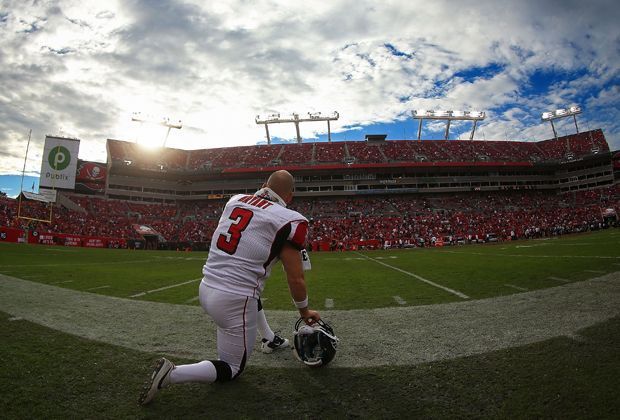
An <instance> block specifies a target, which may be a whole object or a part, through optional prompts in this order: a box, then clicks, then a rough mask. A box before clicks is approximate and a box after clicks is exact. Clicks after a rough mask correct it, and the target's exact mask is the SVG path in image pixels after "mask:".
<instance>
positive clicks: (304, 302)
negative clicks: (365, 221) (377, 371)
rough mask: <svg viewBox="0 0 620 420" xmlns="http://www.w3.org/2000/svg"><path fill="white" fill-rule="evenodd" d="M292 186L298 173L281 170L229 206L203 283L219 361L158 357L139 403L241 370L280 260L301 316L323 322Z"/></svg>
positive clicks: (226, 378) (228, 377) (304, 228)
mask: <svg viewBox="0 0 620 420" xmlns="http://www.w3.org/2000/svg"><path fill="white" fill-rule="evenodd" d="M293 190H294V179H293V176H292V175H291V174H290V173H289V172H287V171H284V170H280V171H276V172H274V173H272V174H271V176H270V177H269V179H268V180H267V182H266V183H265V184H264V185H263V187H262V188H261V189H260V190H258V191H257V192H256V193H254V194H252V195H246V194H239V195H235V196H234V197H232V198H231V199H230V200H229V201H228V203H226V206H225V207H224V211H223V213H222V216H221V217H220V220H219V223H218V226H217V229H216V230H215V232H214V233H213V238H212V239H211V247H210V250H209V256H208V258H207V262H206V264H205V265H204V267H203V270H202V273H203V275H204V277H203V279H202V282H201V283H200V287H199V299H200V304H201V305H202V307H203V309H204V310H205V312H206V313H207V314H208V315H209V316H211V318H213V320H214V322H215V324H216V325H217V353H218V360H204V361H202V362H198V363H194V364H188V365H179V366H175V365H174V364H173V363H172V362H171V361H169V360H167V359H165V358H161V359H159V360H158V362H157V364H156V367H155V370H154V371H153V373H152V375H151V378H150V380H149V383H148V385H147V386H146V387H145V389H144V391H143V392H142V394H141V395H140V398H139V403H140V404H142V405H145V404H148V403H149V402H150V401H151V400H152V399H153V398H154V397H155V395H156V394H157V392H158V391H159V390H160V389H161V388H164V387H166V386H168V385H170V384H180V383H185V382H207V383H212V382H216V381H219V382H224V381H230V380H232V379H235V378H237V377H238V376H239V375H240V374H241V373H242V372H243V369H244V367H245V364H246V363H247V361H248V359H249V357H250V355H251V354H252V350H253V347H254V342H255V341H256V334H257V325H258V320H257V319H258V314H259V307H258V305H259V298H260V294H261V292H262V291H263V288H264V287H265V281H266V280H267V278H268V277H269V275H270V273H271V268H272V266H273V265H274V263H275V262H276V261H278V260H280V261H282V265H283V266H284V271H285V272H286V278H287V282H288V286H289V290H290V293H291V297H292V298H293V303H294V304H295V306H296V307H297V309H298V310H299V315H300V316H301V317H302V318H303V319H304V321H305V322H306V324H308V325H312V324H314V323H315V322H317V321H318V320H319V319H321V317H320V315H319V313H318V312H317V311H314V310H312V309H310V308H309V306H308V296H307V293H306V282H305V278H304V272H303V267H302V257H301V254H300V252H301V250H303V249H304V246H305V244H306V236H307V231H308V220H307V219H306V218H305V217H304V216H302V215H301V214H299V213H297V212H296V211H293V210H290V209H288V208H287V205H288V204H290V203H291V201H292V200H293ZM265 338H267V339H268V337H265Z"/></svg>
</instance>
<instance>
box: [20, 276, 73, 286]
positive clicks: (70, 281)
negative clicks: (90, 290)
mask: <svg viewBox="0 0 620 420" xmlns="http://www.w3.org/2000/svg"><path fill="white" fill-rule="evenodd" d="M24 277H26V276H24ZM37 277H38V276H37ZM65 283H73V280H65V281H57V282H55V283H50V284H65Z"/></svg>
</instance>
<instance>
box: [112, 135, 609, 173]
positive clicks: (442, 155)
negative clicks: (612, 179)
mask: <svg viewBox="0 0 620 420" xmlns="http://www.w3.org/2000/svg"><path fill="white" fill-rule="evenodd" d="M108 145H109V153H110V159H111V161H112V162H113V163H116V164H120V165H133V166H134V167H137V168H140V169H143V170H150V171H167V170H175V171H195V170H201V169H208V170H215V171H217V170H221V169H223V168H251V167H265V166H277V165H280V164H281V165H284V166H286V165H297V166H299V165H302V166H312V165H320V164H327V163H341V164H343V163H370V164H377V163H385V162H386V161H389V162H426V161H428V162H534V163H537V162H544V161H558V160H567V159H568V160H574V159H578V158H580V157H583V156H586V155H590V154H596V153H602V152H608V151H609V146H608V145H607V142H606V141H605V137H604V135H603V132H602V131H601V130H593V131H589V132H586V133H580V134H572V135H569V136H564V137H560V138H558V139H557V140H556V139H551V140H545V141H541V142H517V141H491V140H489V141H480V140H473V141H469V140H433V141H430V140H425V141H412V140H388V141H385V142H383V143H376V144H369V143H366V142H364V141H347V142H332V143H302V144H297V143H294V144H280V145H260V146H238V147H223V148H216V149H201V150H192V151H184V150H178V149H161V148H160V149H146V148H144V147H143V146H140V145H137V144H134V143H127V142H121V141H117V140H108Z"/></svg>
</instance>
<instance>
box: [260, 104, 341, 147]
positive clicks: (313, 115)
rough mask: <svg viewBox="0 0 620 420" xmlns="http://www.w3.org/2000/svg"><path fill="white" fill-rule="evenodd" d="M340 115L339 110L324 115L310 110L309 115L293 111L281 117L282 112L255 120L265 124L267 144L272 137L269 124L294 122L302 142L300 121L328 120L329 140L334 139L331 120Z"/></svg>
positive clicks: (298, 138)
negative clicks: (301, 115) (301, 114)
mask: <svg viewBox="0 0 620 420" xmlns="http://www.w3.org/2000/svg"><path fill="white" fill-rule="evenodd" d="M339 117H340V115H339V114H338V112H336V111H334V112H333V113H331V114H329V115H327V116H323V115H321V113H320V112H308V116H307V117H305V118H300V117H299V114H297V113H293V114H291V115H290V116H288V117H280V114H270V115H268V116H266V117H264V118H261V116H260V115H257V116H256V118H255V120H254V121H256V124H264V125H265V132H266V133H267V144H271V137H270V136H269V124H281V123H293V124H295V131H296V132H297V143H301V134H300V133H299V123H302V122H314V121H327V141H329V142H331V141H332V133H331V126H330V121H335V120H337V119H338V118H339Z"/></svg>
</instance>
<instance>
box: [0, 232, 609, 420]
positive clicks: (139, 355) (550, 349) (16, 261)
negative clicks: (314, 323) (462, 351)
mask: <svg viewBox="0 0 620 420" xmlns="http://www.w3.org/2000/svg"><path fill="white" fill-rule="evenodd" d="M206 257H207V255H206V253H191V252H165V251H129V250H98V249H82V248H64V247H45V246H27V245H17V244H0V273H2V274H5V275H7V276H11V277H16V278H20V279H24V280H29V281H32V282H38V283H45V284H49V285H54V286H56V287H61V288H68V289H73V290H77V291H83V292H88V293H94V294H101V295H108V296H114V297H120V298H123V299H135V300H147V301H153V302H162V303H169V304H181V305H189V306H195V305H198V302H197V299H196V296H197V286H198V283H199V278H200V277H201V268H202V265H203V264H204V261H205V260H206ZM311 260H312V266H313V269H312V271H310V272H308V273H307V283H308V289H309V296H310V302H311V306H313V307H314V308H316V309H319V310H323V309H326V305H327V308H328V309H329V310H349V309H375V308H391V307H402V306H419V305H437V304H446V303H451V302H463V301H472V300H477V299H486V298H494V297H499V296H506V295H512V294H518V293H524V292H527V291H534V290H538V289H546V288H551V287H556V286H563V285H567V284H569V283H572V282H579V281H583V280H586V279H589V278H593V277H599V276H603V275H605V274H606V273H613V272H618V271H620V231H618V230H609V231H604V232H596V233H591V234H582V235H573V236H568V237H563V238H559V239H555V238H554V239H549V240H535V241H517V242H514V243H502V244H494V245H475V246H474V245H472V246H459V247H445V248H437V249H411V250H390V251H365V252H359V253H357V252H343V253H314V254H311ZM263 298H264V300H265V307H266V308H267V309H268V310H292V309H293V308H292V305H291V302H290V296H289V294H288V288H287V285H286V281H285V279H284V276H283V271H282V269H281V267H280V266H279V265H276V266H275V267H274V269H273V273H272V277H271V278H270V279H269V281H268V282H267V287H266V289H265V292H264V294H263ZM0 311H2V307H0ZM170 321H171V323H173V322H174V320H173V319H172V320H170ZM213 333H214V332H213ZM579 336H580V337H582V338H583V339H579V340H573V339H570V338H566V337H556V338H552V339H548V340H544V341H541V342H537V343H533V344H530V345H527V346H520V347H515V348H509V349H504V350H499V351H492V352H489V353H486V354H478V355H473V356H467V357H461V358H457V359H452V360H443V361H438V362H432V363H423V364H418V365H412V366H390V365H389V364H387V365H386V366H380V367H376V368H327V369H321V370H310V369H304V368H302V367H299V368H298V369H291V368H266V367H260V366H253V365H252V362H251V361H250V364H249V366H248V368H247V371H246V372H244V374H243V375H242V376H241V377H240V378H239V380H238V381H236V382H234V383H230V384H224V385H212V386H206V385H203V386H200V385H188V386H179V387H176V388H173V389H170V390H166V393H162V394H161V395H160V396H158V399H157V400H156V402H155V403H154V404H153V405H152V406H149V407H147V408H142V407H138V406H137V405H136V404H135V399H136V397H137V395H138V393H139V390H140V388H141V385H142V382H143V381H144V379H145V378H146V376H147V375H148V374H149V372H150V367H149V366H150V364H151V363H152V361H153V360H154V359H155V358H156V357H158V356H159V355H156V354H151V353H148V352H140V351H136V350H130V349H127V348H124V347H122V343H118V344H119V346H115V345H110V344H102V343H99V342H97V341H90V340H87V339H85V338H82V337H77V336H73V335H69V334H66V333H62V332H58V331H56V330H53V329H49V328H46V327H43V326H40V325H37V324H36V323H33V322H30V321H25V320H19V319H13V317H12V314H10V313H6V312H0V337H1V340H2V343H3V346H2V348H3V356H2V359H3V365H4V366H5V369H2V373H1V374H0V401H2V405H3V407H4V409H3V417H5V418H66V417H85V418H136V417H138V418H142V417H148V418H151V417H155V418H170V417H172V418H187V417H206V418H256V417H272V416H287V417H294V418H297V417H301V418H318V417H320V418H342V417H364V418H366V417H370V418H403V417H405V418H412V417H424V418H426V417H438V418H443V417H452V418H455V417H457V418H461V417H556V418H595V417H596V418H617V417H618V415H619V414H620V403H619V402H618V398H617V395H618V392H619V391H620V381H619V380H618V378H619V377H620V350H619V349H620V319H619V318H617V317H616V318H612V319H610V320H608V321H606V322H603V323H600V324H597V325H595V326H592V327H590V328H588V329H586V330H584V331H580V333H579ZM374 339H376V338H375V337H369V341H371V342H372V340H374ZM378 344H380V343H378ZM353 350H354V349H350V350H349V351H353ZM343 351H344V350H343ZM176 361H178V360H176ZM6 367H10V368H6Z"/></svg>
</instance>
